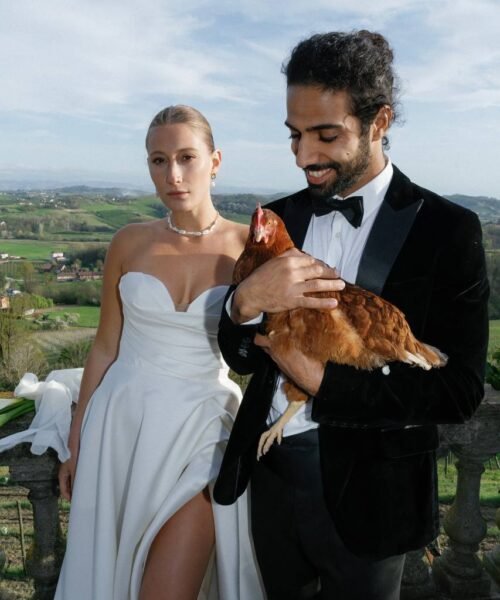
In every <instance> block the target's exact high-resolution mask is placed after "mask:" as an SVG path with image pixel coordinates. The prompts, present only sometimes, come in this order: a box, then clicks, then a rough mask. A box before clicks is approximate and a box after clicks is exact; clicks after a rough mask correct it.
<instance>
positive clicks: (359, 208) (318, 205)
mask: <svg viewBox="0 0 500 600" xmlns="http://www.w3.org/2000/svg"><path fill="white" fill-rule="evenodd" d="M312 208H313V213H314V214H315V215H316V216H317V217H320V216H321V215H327V214H328V213H330V212H332V210H337V211H339V212H341V213H342V214H343V215H344V217H345V218H346V219H347V220H348V221H349V223H350V224H351V225H352V226H353V227H359V226H360V225H361V221H362V220H363V196H351V197H350V198H346V199H345V200H341V199H339V198H333V197H330V198H316V197H315V196H313V198H312Z"/></svg>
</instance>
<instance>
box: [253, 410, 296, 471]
mask: <svg viewBox="0 0 500 600" xmlns="http://www.w3.org/2000/svg"><path fill="white" fill-rule="evenodd" d="M303 404H304V401H302V400H301V401H298V400H291V401H289V403H288V406H287V409H286V410H285V412H284V413H283V414H282V415H281V417H280V418H279V419H278V420H277V421H276V423H275V424H274V425H272V426H271V427H270V429H268V430H267V431H264V433H263V434H262V435H261V436H260V440H259V445H258V448H257V460H259V459H260V458H261V456H264V454H266V453H267V452H268V450H269V448H270V447H271V446H272V445H273V443H274V442H275V441H277V442H278V444H281V440H282V439H283V429H284V427H285V425H286V424H287V423H288V422H289V421H290V419H291V418H292V417H293V415H294V414H295V413H296V412H297V411H298V410H299V408H300V407H301V406H302V405H303Z"/></svg>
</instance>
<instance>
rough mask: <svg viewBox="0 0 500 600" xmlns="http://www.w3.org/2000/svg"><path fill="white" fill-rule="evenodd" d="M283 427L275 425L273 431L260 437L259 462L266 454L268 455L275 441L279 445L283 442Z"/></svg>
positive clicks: (270, 430)
mask: <svg viewBox="0 0 500 600" xmlns="http://www.w3.org/2000/svg"><path fill="white" fill-rule="evenodd" d="M283 427H284V425H283V426H278V423H276V425H273V426H272V427H271V429H268V430H267V431H264V433H263V434H262V435H261V436H260V440H259V446H258V448H257V460H259V459H260V458H261V457H262V456H264V454H267V452H268V450H269V448H270V447H271V446H272V445H273V443H274V442H275V441H277V442H278V444H281V440H282V439H283Z"/></svg>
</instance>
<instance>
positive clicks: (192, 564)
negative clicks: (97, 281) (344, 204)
mask: <svg viewBox="0 0 500 600" xmlns="http://www.w3.org/2000/svg"><path fill="white" fill-rule="evenodd" d="M146 149H147V152H148V164H149V171H150V174H151V178H152V180H153V182H154V184H155V187H156V191H157V195H158V196H159V197H160V199H161V200H162V202H163V203H164V204H165V206H166V207H167V208H168V209H170V213H169V215H168V216H167V217H166V219H160V220H157V221H153V222H150V223H142V224H133V225H128V226H126V227H124V228H123V229H121V230H120V231H119V232H118V233H117V234H116V235H115V236H114V238H113V240H112V242H111V244H110V247H109V250H108V253H107V257H106V263H105V268H104V281H103V293H102V303H101V318H100V322H99V328H98V330H97V335H96V338H95V342H94V344H93V346H92V349H91V351H90V354H89V357H88V360H87V363H86V366H85V371H84V374H83V378H82V384H81V389H80V397H79V401H78V405H77V409H76V412H75V415H74V420H73V423H72V426H71V432H70V437H69V446H70V450H71V456H72V457H71V459H70V460H69V461H67V462H66V463H64V464H62V465H61V469H60V474H59V480H60V486H61V493H62V495H63V497H65V498H67V499H71V500H72V506H71V514H70V523H69V534H68V547H67V552H66V556H65V560H64V564H63V568H62V571H61V576H60V579H59V584H58V588H57V593H56V599H57V600H128V599H132V600H136V599H138V600H167V599H173V600H184V599H185V600H196V598H221V599H227V600H239V599H240V600H243V599H248V600H257V599H258V598H260V597H261V592H260V584H259V583H258V579H257V575H256V571H255V563H254V559H253V553H252V551H251V548H250V544H249V539H248V529H247V521H246V517H247V515H246V505H245V504H244V503H243V504H242V505H240V506H237V507H236V508H235V509H234V510H231V507H218V506H217V505H212V503H211V500H210V495H209V490H208V485H209V483H210V482H211V481H212V480H213V479H214V478H215V476H216V475H217V471H218V467H219V465H220V461H221V457H222V450H223V449H222V448H221V443H223V442H225V440H226V439H227V437H228V433H229V431H228V430H229V428H230V427H231V424H232V420H233V418H234V415H235V412H236V410H237V407H238V402H239V390H238V388H237V386H235V384H233V383H232V382H231V381H230V380H229V379H228V377H227V367H226V366H225V364H224V363H223V361H222V358H221V355H220V352H219V349H218V347H217V342H216V331H217V324H218V318H219V314H220V311H221V308H222V302H223V298H224V295H225V292H226V291H227V287H228V284H229V283H230V281H231V275H232V270H233V265H234V262H235V260H236V258H237V257H238V255H239V254H240V252H241V250H242V248H243V245H244V242H245V239H246V235H247V228H246V227H245V226H242V225H239V224H236V223H233V222H231V221H227V220H226V219H224V218H222V217H221V216H220V215H219V213H218V212H217V210H216V209H215V208H214V205H213V204H212V200H211V197H210V183H211V181H213V180H214V179H215V177H216V174H217V171H218V169H219V167H220V163H221V153H220V151H219V150H216V149H215V146H214V142H213V137H212V132H211V129H210V125H209V124H208V122H207V121H206V119H205V118H204V117H203V115H201V114H200V113H199V112H198V111H197V110H195V109H193V108H190V107H187V106H172V107H168V108H166V109H165V110H163V111H161V112H160V113H159V114H158V115H157V116H156V117H155V118H154V119H153V121H152V123H151V125H150V127H149V130H148V133H147V136H146ZM75 475H76V477H75ZM214 544H215V545H216V552H215V563H216V564H217V567H218V568H217V577H215V576H213V577H211V578H210V573H211V572H212V569H210V568H208V565H209V561H210V558H211V555H212V554H213V549H214ZM200 588H202V591H200ZM217 588H218V590H217Z"/></svg>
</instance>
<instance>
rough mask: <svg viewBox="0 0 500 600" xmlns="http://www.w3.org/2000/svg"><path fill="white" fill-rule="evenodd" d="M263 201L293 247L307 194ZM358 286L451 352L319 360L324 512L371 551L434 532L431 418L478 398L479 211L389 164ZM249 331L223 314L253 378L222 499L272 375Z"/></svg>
mask: <svg viewBox="0 0 500 600" xmlns="http://www.w3.org/2000/svg"><path fill="white" fill-rule="evenodd" d="M268 207H269V208H271V209H272V210H274V211H275V212H276V213H278V214H279V215H280V216H282V217H283V219H284V221H285V224H286V226H287V228H288V230H289V232H290V235H291V237H292V239H293V240H294V242H295V244H296V246H297V247H299V248H300V247H301V246H302V243H303V241H304V237H305V234H306V231H307V228H308V225H309V221H310V218H311V206H310V199H309V196H308V192H307V190H303V191H301V192H298V193H297V194H294V195H292V196H289V197H287V198H282V199H280V200H277V201H275V202H272V203H271V204H269V205H268ZM356 283H357V284H358V285H360V286H362V287H365V288H367V289H370V290H372V291H374V292H376V293H378V294H380V295H381V296H382V297H383V298H385V299H387V300H389V301H390V302H392V303H393V304H395V305H396V306H398V307H399V308H400V309H401V310H402V311H403V312H404V314H405V315H406V318H407V320H408V322H409V323H410V326H411V328H412V330H413V332H414V334H415V335H416V336H417V338H419V339H420V340H422V341H424V342H427V343H429V344H432V345H434V346H436V347H437V348H439V349H440V350H442V351H443V352H445V353H446V354H447V355H448V357H449V360H448V363H447V365H446V366H445V367H443V368H440V369H432V370H431V371H424V370H423V369H420V368H415V367H410V366H408V365H406V364H403V363H399V362H398V363H392V364H391V365H390V373H389V374H388V375H385V374H383V373H382V371H381V370H380V369H378V370H375V371H370V372H369V371H363V370H357V369H355V368H353V367H349V366H343V365H337V364H333V363H327V366H326V368H325V374H324V378H323V381H322V384H321V387H320V389H319V391H318V393H317V395H316V396H315V397H314V398H313V399H312V402H313V407H312V418H313V419H314V420H315V421H317V422H318V423H319V424H320V426H319V441H320V455H321V470H322V477H323V484H324V492H325V497H326V501H327V505H328V508H329V511H330V513H331V516H332V519H333V520H334V523H335V525H336V527H337V529H338V531H339V534H340V535H341V537H342V539H343V541H344V543H345V544H346V546H347V547H348V548H349V549H350V550H351V551H352V552H353V553H355V554H356V555H358V556H364V557H368V558H373V559H379V558H383V557H385V556H391V555H396V554H402V553H405V552H408V551H409V550H413V549H417V548H421V547H423V546H424V545H425V544H426V543H428V542H429V541H431V540H432V539H434V538H435V537H436V536H437V534H438V526H439V518H438V502H437V477H436V461H435V450H436V448H437V446H438V444H439V440H438V430H437V424H439V423H463V422H464V421H466V420H467V419H469V418H470V417H471V416H472V414H473V413H474V411H475V410H476V408H477V406H478V405H479V403H480V401H481V399H482V397H483V393H484V391H483V379H484V367H485V359H486V351H487V341H488V315H487V299H488V294H489V286H488V280H487V277H486V268H485V260H484V251H483V247H482V242H481V226H480V224H479V220H478V218H477V216H476V215H475V214H474V213H473V212H471V211H469V210H467V209H464V208H462V207H460V206H458V205H456V204H453V203H451V202H449V201H447V200H445V199H444V198H441V197H440V196H437V195H436V194H434V193H432V192H430V191H428V190H425V189H422V188H421V187H419V186H417V185H415V184H414V183H412V182H411V181H410V180H409V179H408V178H407V177H406V176H405V175H403V174H402V173H401V172H400V171H399V170H398V169H397V168H394V175H393V179H392V181H391V184H390V187H389V189H388V191H387V194H386V197H385V199H384V202H383V203H382V206H381V209H380V211H379V213H378V215H377V218H376V220H375V223H374V225H373V228H372V231H371V233H370V236H369V238H368V241H367V243H366V246H365V249H364V251H363V255H362V257H361V262H360V267H359V271H358V277H357V280H356ZM255 333H256V327H255V326H252V325H235V324H234V323H233V322H232V321H231V319H230V318H229V317H228V315H227V314H226V311H224V312H223V315H222V318H221V323H220V329H219V344H220V347H221V350H222V353H223V355H224V357H225V359H226V361H227V363H228V364H229V365H230V367H231V368H232V369H233V370H234V371H236V372H237V373H240V374H248V373H253V374H254V375H253V377H252V379H251V380H250V383H249V385H248V387H247V390H246V392H245V395H244V398H243V401H242V404H241V407H240V409H239V412H238V415H237V418H236V421H235V424H234V427H233V430H232V433H231V437H230V439H229V442H228V446H227V449H226V453H225V456H224V460H223V463H222V467H221V471H220V474H219V477H218V480H217V482H216V485H215V490H214V497H215V500H216V501H217V502H219V503H221V504H230V503H232V502H234V501H235V500H236V498H237V497H238V496H239V495H240V494H242V493H243V491H244V490H245V488H246V486H247V484H248V482H249V480H250V478H251V474H252V468H253V466H254V464H255V460H256V452H257V441H258V439H259V436H260V434H261V433H262V431H264V430H265V429H266V419H267V416H268V412H269V408H270V405H271V400H272V396H273V392H274V389H275V386H276V381H277V376H278V371H277V369H276V367H275V365H274V363H273V362H272V361H271V360H270V359H269V357H268V356H267V355H266V354H265V353H264V352H263V351H262V350H260V349H259V348H258V347H256V346H255V345H254V344H253V337H254V335H255Z"/></svg>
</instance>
